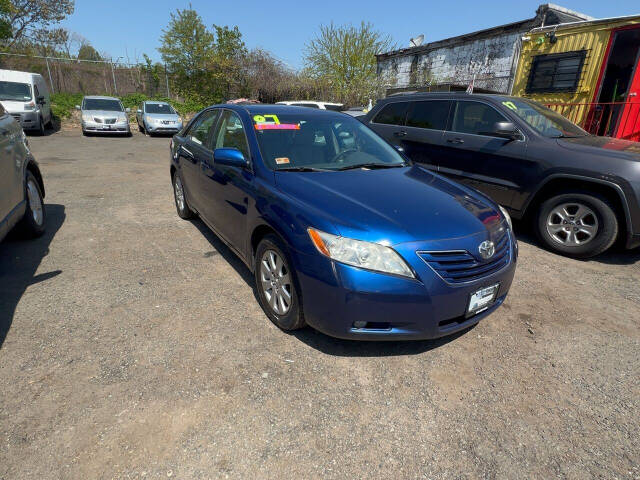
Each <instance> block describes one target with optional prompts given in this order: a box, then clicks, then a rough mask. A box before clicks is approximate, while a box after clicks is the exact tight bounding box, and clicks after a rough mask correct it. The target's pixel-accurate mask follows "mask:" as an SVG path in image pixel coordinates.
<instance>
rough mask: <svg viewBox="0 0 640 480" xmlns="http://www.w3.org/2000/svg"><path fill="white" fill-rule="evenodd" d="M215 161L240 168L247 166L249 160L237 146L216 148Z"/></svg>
mask: <svg viewBox="0 0 640 480" xmlns="http://www.w3.org/2000/svg"><path fill="white" fill-rule="evenodd" d="M213 163H218V164H220V165H228V166H230V167H240V168H244V167H246V166H247V160H246V159H245V158H244V155H243V154H242V152H241V151H240V150H238V149H237V148H216V149H215V151H214V152H213Z"/></svg>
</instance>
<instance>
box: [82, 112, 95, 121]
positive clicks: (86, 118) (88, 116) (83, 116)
mask: <svg viewBox="0 0 640 480" xmlns="http://www.w3.org/2000/svg"><path fill="white" fill-rule="evenodd" d="M92 120H93V119H92V118H91V115H89V114H86V113H83V114H82V121H83V122H91V121H92Z"/></svg>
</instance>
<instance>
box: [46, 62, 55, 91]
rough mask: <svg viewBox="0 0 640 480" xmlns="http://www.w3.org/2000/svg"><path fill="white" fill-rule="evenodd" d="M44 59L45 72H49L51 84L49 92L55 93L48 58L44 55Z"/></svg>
mask: <svg viewBox="0 0 640 480" xmlns="http://www.w3.org/2000/svg"><path fill="white" fill-rule="evenodd" d="M44 61H45V62H46V64H47V72H49V84H50V85H51V93H56V91H55V88H54V86H53V79H52V78H51V69H50V68H49V59H48V58H47V57H44Z"/></svg>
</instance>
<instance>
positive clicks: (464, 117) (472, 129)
mask: <svg viewBox="0 0 640 480" xmlns="http://www.w3.org/2000/svg"><path fill="white" fill-rule="evenodd" d="M508 121H509V120H507V119H506V118H505V117H504V116H503V115H502V114H501V113H500V112H498V111H497V110H496V109H495V108H493V107H491V106H489V105H487V104H485V103H480V102H456V111H455V113H454V115H453V126H452V128H451V130H453V131H454V132H459V133H471V134H474V135H487V136H492V135H493V134H492V132H493V127H494V125H495V124H496V123H497V122H508Z"/></svg>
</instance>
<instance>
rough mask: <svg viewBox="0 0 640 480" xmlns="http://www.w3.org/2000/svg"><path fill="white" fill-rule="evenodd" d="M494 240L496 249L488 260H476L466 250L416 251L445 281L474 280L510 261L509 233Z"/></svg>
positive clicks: (499, 268)
mask: <svg viewBox="0 0 640 480" xmlns="http://www.w3.org/2000/svg"><path fill="white" fill-rule="evenodd" d="M494 242H495V247H496V251H495V253H494V254H493V256H492V257H491V258H490V259H488V260H478V259H476V257H474V256H473V255H471V254H470V253H469V252H467V251H466V250H447V251H436V252H416V253H417V254H418V255H419V256H420V258H422V260H424V261H425V262H426V263H427V265H429V266H430V267H431V268H432V269H433V270H434V271H435V272H436V273H437V274H438V275H439V276H440V277H441V278H442V279H443V280H444V281H445V282H447V283H452V284H458V283H467V282H475V281H476V280H481V279H482V278H484V277H487V276H489V275H492V274H494V273H496V272H499V271H500V270H502V269H503V268H504V267H506V266H507V265H509V262H510V261H511V242H510V241H509V233H508V232H505V233H503V234H502V236H501V237H499V238H498V239H497V240H496V239H494Z"/></svg>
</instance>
